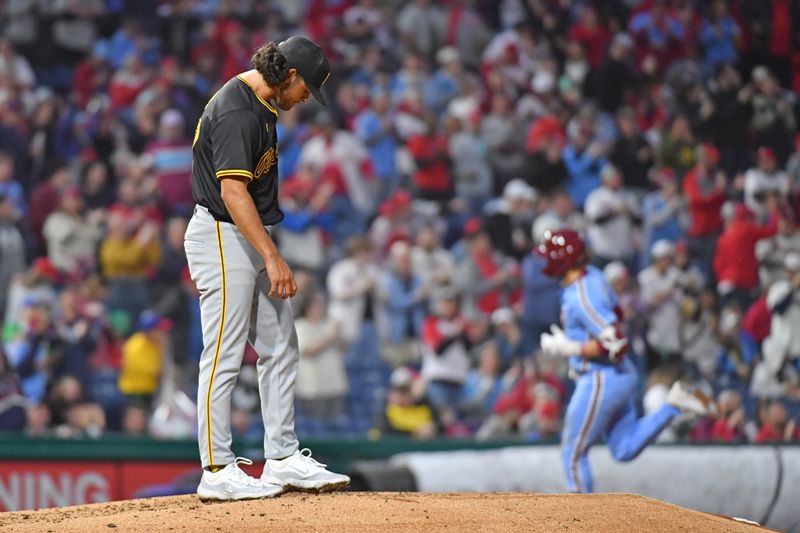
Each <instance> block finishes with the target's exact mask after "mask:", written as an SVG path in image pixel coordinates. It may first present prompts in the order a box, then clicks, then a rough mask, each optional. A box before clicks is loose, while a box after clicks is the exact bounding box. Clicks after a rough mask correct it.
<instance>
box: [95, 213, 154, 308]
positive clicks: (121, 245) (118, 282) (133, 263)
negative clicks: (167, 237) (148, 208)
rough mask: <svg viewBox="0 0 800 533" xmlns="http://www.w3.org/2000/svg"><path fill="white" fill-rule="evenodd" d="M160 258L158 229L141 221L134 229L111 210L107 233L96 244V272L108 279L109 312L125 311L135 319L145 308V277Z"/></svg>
mask: <svg viewBox="0 0 800 533" xmlns="http://www.w3.org/2000/svg"><path fill="white" fill-rule="evenodd" d="M160 259H161V246H160V244H159V242H158V226H157V225H156V224H155V223H154V222H145V223H143V224H142V225H141V226H140V227H139V228H138V229H137V228H136V227H135V226H133V225H132V224H131V221H130V220H129V217H128V215H127V214H125V212H124V211H123V210H122V209H120V210H116V211H115V210H113V209H112V210H111V212H110V213H109V217H108V231H107V234H106V237H105V239H104V240H103V242H102V243H101V244H100V269H101V272H102V273H103V275H104V276H105V277H106V279H107V280H108V296H107V304H108V307H109V309H111V310H113V309H122V310H124V311H127V312H128V314H129V315H130V316H131V319H133V320H136V319H137V317H138V316H139V313H141V312H142V311H143V310H144V308H145V307H146V306H147V303H148V302H147V297H148V291H147V277H148V276H149V275H150V274H151V273H152V271H153V269H154V268H156V266H157V265H158V262H159V260H160Z"/></svg>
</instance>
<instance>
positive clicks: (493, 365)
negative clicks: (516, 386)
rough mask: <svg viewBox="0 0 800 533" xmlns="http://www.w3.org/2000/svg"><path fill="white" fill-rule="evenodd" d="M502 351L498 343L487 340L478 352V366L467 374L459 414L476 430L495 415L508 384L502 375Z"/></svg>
mask: <svg viewBox="0 0 800 533" xmlns="http://www.w3.org/2000/svg"><path fill="white" fill-rule="evenodd" d="M501 364H502V360H501V358H500V348H499V346H498V344H497V343H496V342H494V341H486V342H484V343H483V344H481V345H480V348H479V350H478V365H477V367H475V368H473V369H472V370H470V371H469V374H467V378H466V380H465V381H464V388H463V390H462V392H461V401H460V403H459V414H460V415H461V417H462V418H463V419H465V420H466V421H467V423H468V424H469V425H470V426H474V427H473V429H477V427H476V426H477V425H480V423H481V422H482V421H483V420H484V419H485V418H486V416H488V415H489V414H491V413H492V411H493V410H494V404H495V402H496V401H497V398H498V396H499V395H500V394H501V393H502V392H504V391H505V389H506V388H507V387H508V383H507V381H506V380H504V379H503V375H502V372H501Z"/></svg>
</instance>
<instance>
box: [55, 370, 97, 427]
mask: <svg viewBox="0 0 800 533" xmlns="http://www.w3.org/2000/svg"><path fill="white" fill-rule="evenodd" d="M47 403H48V405H49V407H50V413H51V416H52V418H51V420H50V424H52V425H53V426H54V427H53V431H54V433H55V435H56V436H57V437H62V438H75V437H83V436H88V437H92V438H97V437H99V436H101V435H102V434H103V432H104V431H105V429H106V418H105V413H104V412H103V409H102V408H101V407H100V406H99V405H97V404H96V403H92V402H90V401H88V400H87V399H86V395H85V392H84V390H83V388H82V387H81V384H80V382H79V381H78V380H77V379H75V378H74V377H72V376H63V377H61V378H59V379H58V380H57V381H56V382H55V383H53V387H52V390H50V392H49V394H48V397H47Z"/></svg>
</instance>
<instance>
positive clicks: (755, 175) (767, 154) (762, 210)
mask: <svg viewBox="0 0 800 533" xmlns="http://www.w3.org/2000/svg"><path fill="white" fill-rule="evenodd" d="M756 153H757V156H758V166H757V167H756V168H751V169H750V170H748V171H747V172H746V173H745V175H744V203H745V205H747V207H749V208H750V210H751V211H752V212H753V213H754V214H755V215H756V217H757V218H758V219H759V220H763V219H765V218H766V216H767V214H768V213H769V206H770V205H773V204H774V203H776V202H780V201H782V200H783V199H785V198H787V197H788V195H789V175H788V174H786V172H784V171H783V170H780V169H779V168H778V161H777V159H776V158H777V156H776V155H775V151H774V150H773V149H772V148H768V147H766V146H762V147H761V148H759V149H758V151H757V152H756Z"/></svg>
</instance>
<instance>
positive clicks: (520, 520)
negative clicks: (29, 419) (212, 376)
mask: <svg viewBox="0 0 800 533" xmlns="http://www.w3.org/2000/svg"><path fill="white" fill-rule="evenodd" d="M110 530H114V531H148V532H151V531H192V532H195V531H196V532H206V531H213V532H216V531H281V532H283V531H348V532H351V531H355V532H357V533H363V532H365V531H413V530H416V531H445V530H449V531H530V532H537V533H538V532H543V533H544V532H547V533H550V532H552V531H592V532H598V531H609V532H611V531H613V532H619V531H649V532H658V531H692V532H696V533H704V532H709V533H711V532H714V533H720V532H731V533H739V532H742V533H744V532H755V531H762V532H763V531H764V529H762V528H759V527H756V526H751V525H747V524H743V523H739V522H735V521H733V520H731V519H728V518H724V517H720V516H714V515H709V514H705V513H700V512H697V511H691V510H689V509H684V508H682V507H678V506H675V505H670V504H667V503H663V502H660V501H657V500H653V499H650V498H645V497H643V496H637V495H632V494H592V495H574V494H520V493H494V494H421V493H410V492H373V493H368V492H344V493H338V494H325V495H309V494H300V493H288V494H284V495H283V496H281V497H279V498H275V499H271V500H257V501H248V502H231V503H211V504H204V503H201V502H200V501H199V500H198V499H197V497H195V496H173V497H168V498H148V499H142V500H128V501H122V502H112V503H100V504H92V505H83V506H76V507H64V508H61V509H44V510H39V511H18V512H15V513H4V514H0V531H41V532H52V533H56V532H58V533H62V532H70V531H74V532H80V533H87V532H95V531H110Z"/></svg>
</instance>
